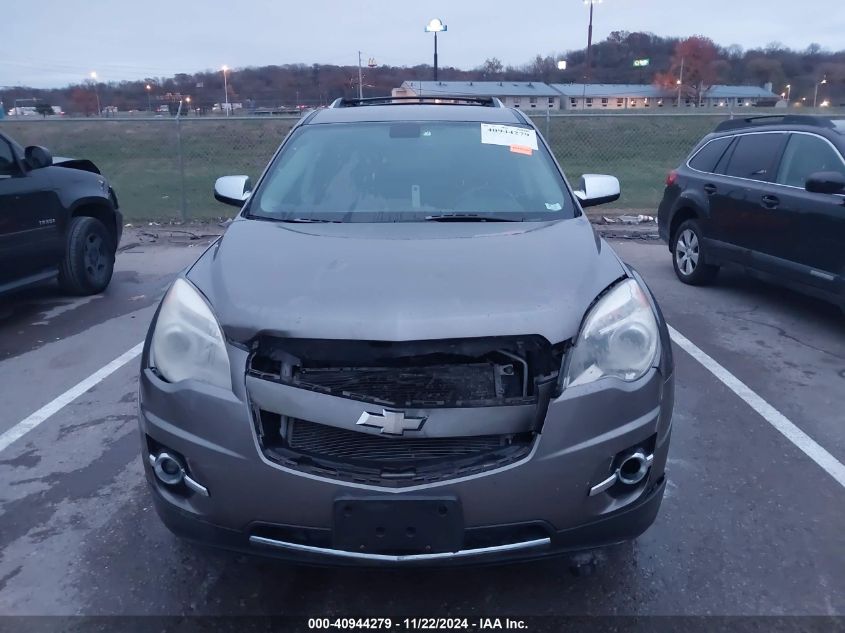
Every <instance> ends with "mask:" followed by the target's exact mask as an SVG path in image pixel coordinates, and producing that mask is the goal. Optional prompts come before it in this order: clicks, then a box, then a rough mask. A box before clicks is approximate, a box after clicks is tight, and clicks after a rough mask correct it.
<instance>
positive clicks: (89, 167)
mask: <svg viewBox="0 0 845 633" xmlns="http://www.w3.org/2000/svg"><path fill="white" fill-rule="evenodd" d="M53 165H54V166H56V167H67V168H69V169H79V170H81V171H90V172H91V173H92V174H99V173H100V169H99V168H98V167H97V166H96V165H95V164H94V163H93V162H92V161H90V160H88V159H87V158H66V157H64V156H54V157H53Z"/></svg>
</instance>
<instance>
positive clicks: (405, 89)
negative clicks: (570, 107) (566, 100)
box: [391, 81, 560, 111]
mask: <svg viewBox="0 0 845 633" xmlns="http://www.w3.org/2000/svg"><path fill="white" fill-rule="evenodd" d="M391 93H392V94H391V96H394V97H419V96H423V97H436V96H438V95H443V96H455V97H458V96H460V97H498V98H499V99H501V100H502V102H503V103H504V104H505V105H506V106H508V107H509V108H520V109H522V110H529V111H530V110H540V111H546V110H557V109H559V108H560V93H559V92H558V91H557V90H555V89H554V88H552V87H551V86H549V85H548V84H544V83H541V82H536V81H405V82H402V85H401V86H400V87H399V88H394V89H393V90H392V91H391Z"/></svg>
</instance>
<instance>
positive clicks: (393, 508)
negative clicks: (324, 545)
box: [332, 497, 464, 554]
mask: <svg viewBox="0 0 845 633" xmlns="http://www.w3.org/2000/svg"><path fill="white" fill-rule="evenodd" d="M463 540H464V519H463V512H462V509H461V504H460V502H459V501H458V500H457V499H456V498H450V497H444V498H436V499H432V498H431V497H426V498H414V497H410V498H407V497H403V498H398V499H397V498H395V497H387V498H373V497H368V498H365V499H362V498H353V497H341V498H338V499H336V500H335V503H334V525H333V530H332V543H333V547H335V548H336V549H341V550H345V551H350V552H362V553H369V554H411V553H414V554H430V553H438V552H455V551H458V550H460V549H461V548H462V547H463Z"/></svg>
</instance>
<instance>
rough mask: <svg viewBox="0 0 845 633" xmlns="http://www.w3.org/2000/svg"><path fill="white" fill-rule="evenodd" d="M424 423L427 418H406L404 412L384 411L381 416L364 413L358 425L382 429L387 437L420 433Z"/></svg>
mask: <svg viewBox="0 0 845 633" xmlns="http://www.w3.org/2000/svg"><path fill="white" fill-rule="evenodd" d="M423 422H425V418H406V417H405V413H404V411H388V410H387V409H384V411H382V414H381V415H379V414H378V413H367V412H366V411H364V413H362V414H361V417H360V418H358V422H356V424H360V425H361V426H372V427H374V428H377V429H381V432H382V433H385V434H387V435H402V434H403V433H404V432H405V431H419V430H420V427H421V426H422V424H423Z"/></svg>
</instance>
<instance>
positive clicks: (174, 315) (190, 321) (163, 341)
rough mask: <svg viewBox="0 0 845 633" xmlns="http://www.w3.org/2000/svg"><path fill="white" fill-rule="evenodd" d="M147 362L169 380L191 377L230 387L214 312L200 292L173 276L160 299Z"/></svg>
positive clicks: (227, 362) (223, 347) (224, 347)
mask: <svg viewBox="0 0 845 633" xmlns="http://www.w3.org/2000/svg"><path fill="white" fill-rule="evenodd" d="M150 364H151V365H152V366H153V367H155V368H156V369H157V370H158V371H159V373H161V375H162V376H163V377H164V378H165V379H166V380H168V381H169V382H179V381H180V380H186V379H188V378H193V379H194V380H201V381H203V382H207V383H209V384H212V385H217V386H218V387H224V388H226V389H231V388H232V375H231V373H230V371H229V356H228V354H227V353H226V344H225V342H224V341H223V333H222V332H221V331H220V326H219V325H218V324H217V319H216V318H214V313H213V312H212V311H211V308H210V307H209V306H208V304H207V303H206V302H205V299H203V297H202V296H201V295H200V293H199V292H198V291H197V290H196V289H195V288H194V287H193V286H192V285H191V284H190V283H188V282H187V281H185V280H184V279H177V280H176V281H175V282H174V283H173V285H172V286H171V287H170V290H168V291H167V294H166V295H165V296H164V300H163V301H162V302H161V310H159V313H158V320H157V321H156V326H155V330H154V331H153V339H152V343H151V344H150Z"/></svg>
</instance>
